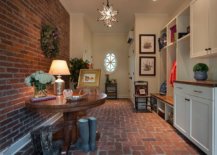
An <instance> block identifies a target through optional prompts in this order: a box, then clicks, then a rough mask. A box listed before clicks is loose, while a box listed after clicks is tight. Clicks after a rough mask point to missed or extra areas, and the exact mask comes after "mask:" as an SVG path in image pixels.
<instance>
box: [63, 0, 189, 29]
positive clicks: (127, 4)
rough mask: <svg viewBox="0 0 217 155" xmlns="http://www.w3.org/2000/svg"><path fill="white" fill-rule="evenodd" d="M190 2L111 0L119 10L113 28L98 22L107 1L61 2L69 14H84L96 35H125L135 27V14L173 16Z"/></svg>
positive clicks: (65, 0) (75, 0)
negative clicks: (184, 4) (116, 21)
mask: <svg viewBox="0 0 217 155" xmlns="http://www.w3.org/2000/svg"><path fill="white" fill-rule="evenodd" d="M186 1H190V0H157V1H156V2H153V1H152V0H109V2H110V4H112V5H113V8H114V10H118V11H119V14H118V16H117V18H118V21H119V22H118V23H114V24H113V26H112V27H111V28H108V27H106V26H104V24H103V23H102V22H98V21H97V18H98V17H99V13H98V11H97V9H100V10H102V3H103V2H104V3H106V0H60V2H61V3H62V4H63V6H64V7H65V8H66V10H67V11H68V12H69V13H83V14H84V16H85V19H86V21H87V24H88V25H89V27H90V29H91V30H92V32H95V33H106V32H110V33H123V32H128V31H129V30H131V29H132V28H133V25H134V14H135V13H163V14H168V15H171V14H173V13H174V12H175V11H176V9H177V8H179V7H180V6H181V5H182V4H183V3H186Z"/></svg>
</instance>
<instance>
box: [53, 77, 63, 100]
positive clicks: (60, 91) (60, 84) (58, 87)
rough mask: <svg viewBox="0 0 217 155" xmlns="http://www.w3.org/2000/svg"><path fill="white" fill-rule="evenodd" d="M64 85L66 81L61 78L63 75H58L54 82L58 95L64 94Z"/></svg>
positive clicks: (55, 91) (55, 92)
mask: <svg viewBox="0 0 217 155" xmlns="http://www.w3.org/2000/svg"><path fill="white" fill-rule="evenodd" d="M64 87H65V82H64V81H63V80H62V79H61V76H60V75H58V76H57V79H56V81H55V83H54V94H55V95H57V96H61V95H62V94H63V90H64Z"/></svg>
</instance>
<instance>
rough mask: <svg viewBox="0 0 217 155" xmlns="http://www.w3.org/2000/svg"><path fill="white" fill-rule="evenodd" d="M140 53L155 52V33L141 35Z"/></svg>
mask: <svg viewBox="0 0 217 155" xmlns="http://www.w3.org/2000/svg"><path fill="white" fill-rule="evenodd" d="M139 53H140V54H155V34H140V35H139Z"/></svg>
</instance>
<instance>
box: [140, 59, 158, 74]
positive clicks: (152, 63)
mask: <svg viewBox="0 0 217 155" xmlns="http://www.w3.org/2000/svg"><path fill="white" fill-rule="evenodd" d="M139 75H140V76H155V75H156V58H155V57H151V56H140V57H139Z"/></svg>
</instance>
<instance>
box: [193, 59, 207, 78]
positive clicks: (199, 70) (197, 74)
mask: <svg viewBox="0 0 217 155" xmlns="http://www.w3.org/2000/svg"><path fill="white" fill-rule="evenodd" d="M208 70H209V67H208V66H207V65H206V64H204V63H197V64H196V65H194V68H193V71H194V78H195V80H198V81H204V80H207V78H208V76H207V71H208Z"/></svg>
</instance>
